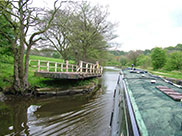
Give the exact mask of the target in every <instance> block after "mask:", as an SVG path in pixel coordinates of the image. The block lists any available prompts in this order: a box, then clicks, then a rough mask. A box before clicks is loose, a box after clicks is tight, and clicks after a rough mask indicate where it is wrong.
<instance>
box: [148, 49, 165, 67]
mask: <svg viewBox="0 0 182 136" xmlns="http://www.w3.org/2000/svg"><path fill="white" fill-rule="evenodd" d="M166 57H167V56H166V52H165V51H164V50H163V49H162V48H159V47H156V48H154V49H153V50H152V53H151V60H152V66H153V68H154V69H159V68H162V67H163V66H164V65H165V63H166Z"/></svg>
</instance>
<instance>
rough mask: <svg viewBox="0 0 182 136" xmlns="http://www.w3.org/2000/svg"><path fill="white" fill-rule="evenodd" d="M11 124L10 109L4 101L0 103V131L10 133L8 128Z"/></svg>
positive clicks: (2, 133)
mask: <svg viewBox="0 0 182 136" xmlns="http://www.w3.org/2000/svg"><path fill="white" fill-rule="evenodd" d="M12 124H13V116H12V109H11V108H10V107H9V106H7V105H6V104H4V103H0V133H1V135H5V134H8V133H10V130H9V129H8V128H9V127H10V126H12Z"/></svg>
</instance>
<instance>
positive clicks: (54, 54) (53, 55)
mask: <svg viewBox="0 0 182 136" xmlns="http://www.w3.org/2000/svg"><path fill="white" fill-rule="evenodd" d="M52 57H53V58H60V57H61V55H60V54H59V53H57V52H54V53H53V54H52Z"/></svg>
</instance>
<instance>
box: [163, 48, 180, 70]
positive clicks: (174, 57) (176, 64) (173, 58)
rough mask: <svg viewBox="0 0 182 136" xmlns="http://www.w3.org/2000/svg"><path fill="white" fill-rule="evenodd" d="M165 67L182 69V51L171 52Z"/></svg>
mask: <svg viewBox="0 0 182 136" xmlns="http://www.w3.org/2000/svg"><path fill="white" fill-rule="evenodd" d="M165 68H166V69H167V70H182V52H180V51H176V52H173V53H171V54H170V55H169V57H168V60H167V63H166V66H165Z"/></svg>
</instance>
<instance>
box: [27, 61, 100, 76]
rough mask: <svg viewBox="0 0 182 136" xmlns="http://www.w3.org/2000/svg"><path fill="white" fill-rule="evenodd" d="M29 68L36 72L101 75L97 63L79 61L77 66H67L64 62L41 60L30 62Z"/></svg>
mask: <svg viewBox="0 0 182 136" xmlns="http://www.w3.org/2000/svg"><path fill="white" fill-rule="evenodd" d="M29 65H30V67H33V68H37V70H36V71H37V72H67V73H69V72H70V73H86V74H102V72H103V67H101V66H100V65H99V63H98V62H96V64H94V63H88V62H84V61H80V62H79V64H78V65H75V64H69V61H68V60H66V61H65V62H64V63H58V62H53V61H43V60H30V61H29Z"/></svg>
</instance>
